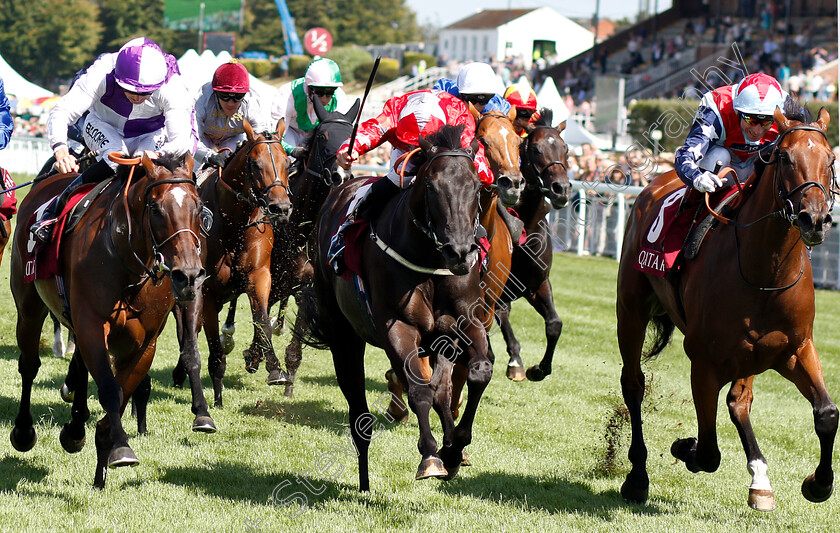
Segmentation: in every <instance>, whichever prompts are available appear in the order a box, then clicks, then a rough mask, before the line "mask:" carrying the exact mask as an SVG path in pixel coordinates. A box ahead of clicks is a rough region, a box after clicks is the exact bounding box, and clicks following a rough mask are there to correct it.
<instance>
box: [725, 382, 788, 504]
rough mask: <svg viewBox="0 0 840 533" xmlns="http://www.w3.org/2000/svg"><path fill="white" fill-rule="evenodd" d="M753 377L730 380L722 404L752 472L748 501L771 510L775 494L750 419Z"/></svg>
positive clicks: (765, 461)
mask: <svg viewBox="0 0 840 533" xmlns="http://www.w3.org/2000/svg"><path fill="white" fill-rule="evenodd" d="M754 378H755V376H750V377H748V378H745V379H739V380H736V381H733V382H732V386H731V387H730V388H729V394H727V395H726V405H727V406H728V407H729V418H730V419H731V420H732V423H733V424H734V425H735V428H736V429H737V430H738V435H739V436H740V437H741V444H742V445H743V446H744V453H746V454H747V470H749V472H750V475H751V476H752V482H751V483H750V494H749V499H748V503H749V505H750V507H752V508H753V509H757V510H759V511H772V510H773V509H775V508H776V496H775V495H774V494H773V487H772V486H771V485H770V478H769V477H768V476H767V460H766V459H765V458H764V455H762V453H761V450H760V449H759V448H758V442H757V441H756V439H755V433H754V432H753V428H752V423H750V411H751V410H752V402H753V392H752V386H753V379H754Z"/></svg>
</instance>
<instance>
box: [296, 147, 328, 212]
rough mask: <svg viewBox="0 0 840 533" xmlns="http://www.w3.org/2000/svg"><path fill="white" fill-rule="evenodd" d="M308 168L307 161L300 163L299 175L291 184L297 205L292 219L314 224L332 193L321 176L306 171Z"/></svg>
mask: <svg viewBox="0 0 840 533" xmlns="http://www.w3.org/2000/svg"><path fill="white" fill-rule="evenodd" d="M307 168H308V164H307V162H304V163H303V164H301V165H300V170H299V171H298V176H297V177H296V178H295V182H294V184H292V185H291V189H292V198H293V203H294V206H295V208H294V209H293V210H292V220H293V221H296V222H298V223H301V222H311V223H313V225H314V222H315V220H316V219H317V218H318V213H319V212H320V211H321V207H322V206H323V205H324V202H325V201H326V200H327V196H328V195H329V194H330V187H329V186H327V184H326V183H324V182H323V180H322V179H321V178H320V177H318V176H314V175H312V174H309V173H308V172H307V171H306V169H307ZM313 227H314V226H313Z"/></svg>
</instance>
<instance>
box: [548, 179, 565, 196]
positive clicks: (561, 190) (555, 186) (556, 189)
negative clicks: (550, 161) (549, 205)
mask: <svg viewBox="0 0 840 533" xmlns="http://www.w3.org/2000/svg"><path fill="white" fill-rule="evenodd" d="M551 192H553V193H554V194H556V195H562V194H565V193H566V186H565V185H564V184H562V183H556V182H555V183H552V184H551Z"/></svg>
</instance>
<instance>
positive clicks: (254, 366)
mask: <svg viewBox="0 0 840 533" xmlns="http://www.w3.org/2000/svg"><path fill="white" fill-rule="evenodd" d="M242 357H244V358H245V370H246V371H247V372H248V373H249V374H253V373H255V372H256V371H257V370H259V368H260V359H259V358H258V357H251V350H242Z"/></svg>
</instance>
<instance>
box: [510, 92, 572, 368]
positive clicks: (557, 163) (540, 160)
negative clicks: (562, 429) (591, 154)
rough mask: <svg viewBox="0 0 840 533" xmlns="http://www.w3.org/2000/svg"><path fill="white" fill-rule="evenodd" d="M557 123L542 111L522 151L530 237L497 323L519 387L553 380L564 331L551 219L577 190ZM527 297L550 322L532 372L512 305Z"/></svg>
mask: <svg viewBox="0 0 840 533" xmlns="http://www.w3.org/2000/svg"><path fill="white" fill-rule="evenodd" d="M552 118H553V113H552V111H551V109H547V108H543V109H541V110H540V119H539V121H538V122H537V123H536V124H534V125H529V127H528V128H527V132H528V135H527V136H526V137H525V140H524V141H523V143H522V144H521V145H520V159H521V167H522V174H523V175H524V176H525V190H523V191H522V195H521V196H520V198H519V202H517V203H516V205H514V206H513V208H514V210H516V213H517V215H519V218H520V219H521V220H522V222H524V223H525V232H526V233H527V235H528V237H527V240H526V241H525V242H524V243H522V244H518V243H515V244H514V245H513V256H512V257H511V275H510V279H508V282H507V284H506V286H505V290H504V292H503V293H502V295H501V298H500V300H499V301H498V302H497V305H496V320H498V322H499V327H500V329H501V331H502V335H503V336H504V339H505V344H506V345H507V351H508V355H509V356H510V360H509V362H508V366H507V377H508V378H510V379H512V380H514V381H522V380H524V379H525V377H526V375H527V377H528V379H530V380H531V381H541V380H543V379H545V377H546V376H547V375H549V374H551V362H552V359H553V357H554V348H555V347H556V346H557V340H558V339H559V338H560V333H561V332H562V331H563V321H562V320H560V317H559V316H558V315H557V310H556V309H555V308H554V296H553V294H552V291H551V281H549V279H548V275H549V274H550V273H551V263H552V260H553V251H552V247H551V229H550V228H549V227H548V223H547V222H546V215H548V212H549V211H550V210H551V208H552V207H553V208H554V209H562V208H564V207H565V206H566V204H568V202H569V198H570V196H571V194H572V185H571V183H570V182H569V176H568V154H569V148H568V146H566V142H565V141H564V140H563V138H562V137H560V132H562V131H563V130H564V129H565V128H566V123H565V122H563V123H561V124H560V125H559V126H557V127H556V128H554V127H552V126H551V121H552ZM546 200H548V201H549V202H551V205H549V204H548V203H547V202H546ZM521 297H525V299H526V300H527V301H528V303H529V304H531V306H532V307H533V308H534V309H535V310H536V311H537V312H538V313H539V314H540V316H541V317H543V320H544V321H545V338H546V347H545V353H544V354H543V358H542V361H540V363H539V364H538V365H534V366H532V367H531V368H529V369H528V371H527V372H526V371H525V368H524V366H523V364H522V358H521V357H520V355H519V352H520V345H519V342H518V341H517V340H516V336H515V335H514V333H513V328H512V327H511V325H510V304H511V302H513V301H514V300H516V299H518V298H521Z"/></svg>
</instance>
